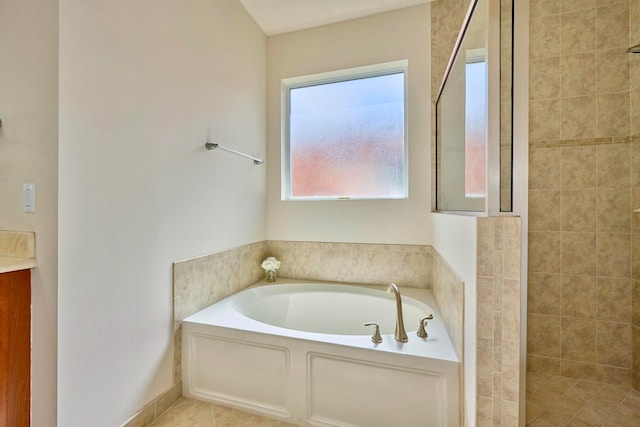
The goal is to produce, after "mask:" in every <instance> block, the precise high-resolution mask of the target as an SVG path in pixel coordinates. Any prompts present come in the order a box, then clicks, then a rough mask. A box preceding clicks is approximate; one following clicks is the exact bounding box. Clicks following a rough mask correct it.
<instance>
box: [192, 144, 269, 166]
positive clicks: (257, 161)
mask: <svg viewBox="0 0 640 427" xmlns="http://www.w3.org/2000/svg"><path fill="white" fill-rule="evenodd" d="M204 146H205V147H206V148H207V150H215V149H216V148H219V149H221V150H225V151H229V152H230V153H234V154H237V155H238V156H242V157H246V158H247V159H251V160H253V164H254V165H261V164H263V163H264V160H262V159H258V158H257V157H253V156H250V155H248V154H244V153H241V152H239V151H236V150H232V149H231V148H227V147H223V146H222V145H220V144H216V143H214V142H207V143H205V144H204Z"/></svg>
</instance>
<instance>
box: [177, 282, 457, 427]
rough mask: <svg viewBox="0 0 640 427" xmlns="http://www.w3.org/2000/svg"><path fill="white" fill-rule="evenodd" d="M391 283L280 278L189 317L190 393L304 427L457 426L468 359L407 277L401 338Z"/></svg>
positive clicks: (185, 338) (185, 344)
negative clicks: (378, 339) (376, 331)
mask: <svg viewBox="0 0 640 427" xmlns="http://www.w3.org/2000/svg"><path fill="white" fill-rule="evenodd" d="M384 290H385V287H376V286H358V285H345V284H330V283H315V282H307V281H300V280H288V279H279V280H278V282H277V284H266V283H259V284H257V285H254V286H252V287H250V288H248V289H246V290H244V291H241V292H239V293H237V294H235V295H232V296H230V297H228V298H226V299H224V300H222V301H219V302H218V303H216V304H214V305H212V306H210V307H208V308H206V309H204V310H202V311H200V312H198V313H196V314H194V315H192V316H190V317H188V318H186V319H184V321H183V324H182V325H183V326H182V380H183V394H184V395H185V396H187V397H192V398H196V399H201V400H206V401H211V402H218V403H222V404H225V405H230V406H235V407H238V408H241V409H244V410H247V411H250V412H254V413H258V414H261V415H265V416H269V417H271V418H276V419H280V420H283V421H287V422H290V423H294V424H298V425H313V426H365V427H376V426H380V427H395V426H402V427H412V426H415V427H440V426H459V425H460V405H459V402H460V399H459V391H460V390H459V383H460V377H459V376H460V363H459V361H458V358H457V357H456V354H455V352H454V350H453V346H452V345H451V342H450V340H449V337H448V336H447V333H446V329H445V327H444V323H443V322H442V319H441V317H440V313H439V312H438V309H437V306H436V304H435V301H434V299H433V296H432V295H431V292H430V291H427V290H419V289H410V288H402V287H401V286H400V291H401V293H402V301H403V312H404V321H405V322H404V323H405V326H406V329H407V334H408V335H409V342H407V343H399V342H397V341H396V340H395V339H394V335H393V334H394V328H395V322H396V306H395V299H394V297H393V295H391V294H387V293H386V292H385V291H384ZM429 314H433V315H434V320H432V321H430V322H429V325H428V327H427V331H428V333H429V337H428V338H427V339H423V338H420V337H418V336H417V335H416V330H417V327H418V324H419V319H421V318H423V317H426V316H428V315H429ZM367 322H376V323H379V324H380V329H381V330H380V332H381V333H382V338H383V342H382V343H379V344H375V343H373V342H371V334H372V332H373V328H372V327H365V326H363V324H364V323H367Z"/></svg>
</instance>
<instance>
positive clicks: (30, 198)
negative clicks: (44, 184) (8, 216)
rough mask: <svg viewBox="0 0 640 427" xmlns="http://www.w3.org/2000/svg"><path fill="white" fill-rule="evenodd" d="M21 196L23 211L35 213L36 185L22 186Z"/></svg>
mask: <svg viewBox="0 0 640 427" xmlns="http://www.w3.org/2000/svg"><path fill="white" fill-rule="evenodd" d="M23 196H24V211H25V212H35V211H36V185H35V184H24V185H23Z"/></svg>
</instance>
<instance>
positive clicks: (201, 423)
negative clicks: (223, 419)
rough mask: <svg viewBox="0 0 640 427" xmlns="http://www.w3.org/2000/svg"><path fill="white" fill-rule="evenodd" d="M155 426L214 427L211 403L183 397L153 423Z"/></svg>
mask: <svg viewBox="0 0 640 427" xmlns="http://www.w3.org/2000/svg"><path fill="white" fill-rule="evenodd" d="M151 425H152V426H153V427H214V425H215V424H214V421H213V413H212V411H211V405H209V404H208V403H206V402H200V401H197V400H192V399H187V398H181V399H180V400H178V402H176V403H175V404H174V405H173V406H171V407H170V408H169V409H167V410H166V411H165V412H164V413H163V414H162V415H161V416H160V417H158V419H157V420H156V421H155V422H154V423H153V424H151Z"/></svg>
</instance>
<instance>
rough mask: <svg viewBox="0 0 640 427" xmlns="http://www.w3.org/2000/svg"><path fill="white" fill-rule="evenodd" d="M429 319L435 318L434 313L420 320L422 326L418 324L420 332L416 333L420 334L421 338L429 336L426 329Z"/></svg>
mask: <svg viewBox="0 0 640 427" xmlns="http://www.w3.org/2000/svg"><path fill="white" fill-rule="evenodd" d="M427 320H433V314H430V315H428V316H427V317H425V318H424V319H422V320H420V326H418V332H416V335H418V336H419V337H420V338H427V337H428V336H429V334H427V329H426V327H427Z"/></svg>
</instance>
